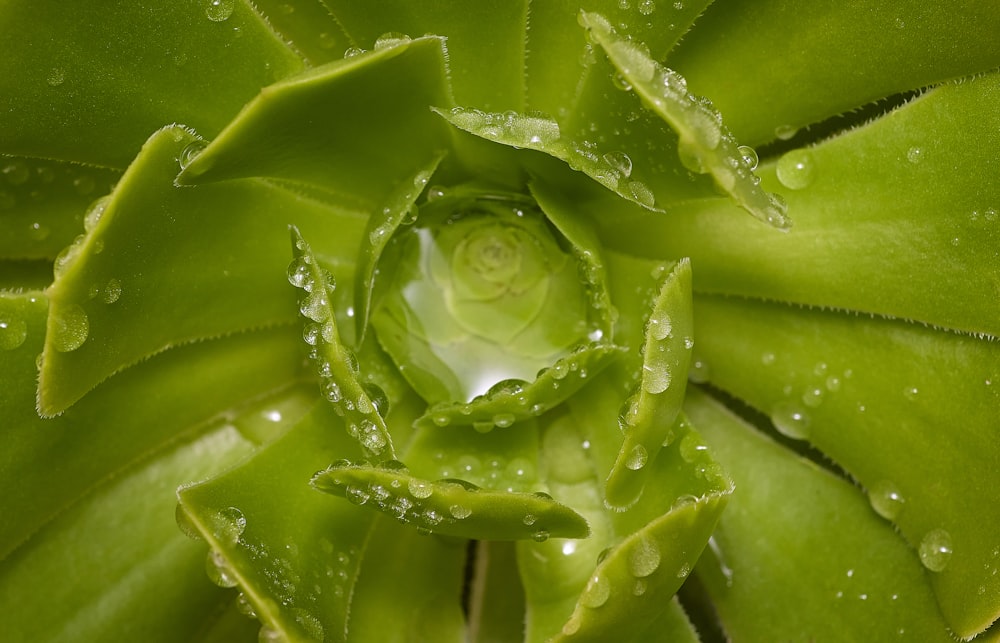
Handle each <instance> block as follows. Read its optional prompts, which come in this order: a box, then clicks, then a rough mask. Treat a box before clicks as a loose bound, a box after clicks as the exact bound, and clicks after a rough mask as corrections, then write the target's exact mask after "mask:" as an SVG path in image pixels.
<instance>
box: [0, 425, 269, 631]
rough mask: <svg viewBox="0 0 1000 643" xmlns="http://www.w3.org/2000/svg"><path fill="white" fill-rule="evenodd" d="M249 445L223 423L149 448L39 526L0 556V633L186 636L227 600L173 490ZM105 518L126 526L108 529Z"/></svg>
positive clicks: (210, 618) (209, 621) (233, 457)
mask: <svg viewBox="0 0 1000 643" xmlns="http://www.w3.org/2000/svg"><path fill="white" fill-rule="evenodd" d="M251 448H252V445H251V444H250V443H249V442H247V441H246V440H245V439H243V438H242V437H241V436H240V435H239V433H237V431H235V430H234V429H233V428H231V427H227V428H222V429H219V430H216V431H212V432H208V433H206V434H204V435H202V436H199V437H197V438H196V439H194V440H192V441H189V442H187V441H186V442H185V443H183V444H180V445H175V446H170V447H169V448H166V449H158V450H157V451H156V452H155V453H154V454H153V457H152V458H151V459H150V460H147V461H145V462H143V463H142V464H141V465H139V466H138V467H135V468H131V469H130V470H127V471H124V472H122V474H121V475H120V476H119V477H117V478H115V479H113V480H111V481H110V482H107V483H105V484H102V485H101V486H100V487H98V488H96V489H94V490H93V492H92V493H90V494H88V495H87V496H86V497H84V498H83V499H82V500H81V501H80V502H79V503H76V504H75V505H73V506H72V507H71V508H69V509H68V510H67V511H65V512H63V513H62V514H61V515H59V516H58V517H57V518H56V519H55V520H53V521H52V522H50V523H48V524H46V525H45V526H44V527H42V528H41V530H40V531H38V532H37V533H35V534H33V536H32V538H31V539H30V540H29V541H28V542H27V543H25V544H24V545H23V546H22V547H20V548H19V549H18V550H17V551H15V552H14V553H13V554H11V555H10V556H8V557H7V558H6V559H4V561H3V562H2V563H0V619H2V620H3V623H4V636H5V637H7V638H8V639H9V640H12V641H37V642H39V643H42V642H56V641H63V642H66V643H72V642H74V641H79V640H81V638H83V639H86V640H93V641H101V640H117V639H120V638H121V637H122V636H126V637H128V638H131V639H134V640H142V641H154V642H160V641H162V642H164V643H167V642H169V643H174V642H178V641H182V640H192V639H194V637H195V635H196V634H197V633H198V631H199V630H200V629H201V628H204V627H207V626H209V625H211V624H212V623H213V622H214V621H215V619H216V618H217V616H218V610H219V608H220V607H221V606H222V605H223V603H224V601H225V600H226V598H225V596H224V594H223V593H222V592H220V591H219V590H218V589H217V588H213V587H212V586H211V585H210V584H209V583H206V582H204V579H203V576H202V574H203V572H202V571H201V570H202V568H203V563H202V561H203V554H202V553H201V551H200V549H201V548H200V547H198V546H197V545H195V544H194V543H191V542H190V541H188V539H186V538H185V537H184V536H183V534H181V533H180V532H178V531H177V528H176V525H175V524H174V520H173V515H172V511H171V507H172V506H173V505H174V504H175V500H174V489H175V488H176V486H177V485H178V484H179V483H180V482H182V481H184V480H190V479H191V478H198V477H202V476H205V475H208V474H210V473H212V472H214V471H218V470H219V469H220V468H223V467H225V466H228V465H230V464H232V463H233V462H234V461H236V460H237V459H238V458H240V457H242V456H244V455H246V454H247V453H248V452H249V451H250V449H251ZM137 489H141V490H142V493H136V490H137ZM7 515H14V514H7ZM109 525H126V526H127V527H125V528H124V529H123V530H122V531H120V532H116V533H115V535H113V536H111V535H109V533H108V526H109ZM151 606H155V608H153V607H151ZM41 614H44V615H45V617H44V618H41V617H40V616H39V615H41Z"/></svg>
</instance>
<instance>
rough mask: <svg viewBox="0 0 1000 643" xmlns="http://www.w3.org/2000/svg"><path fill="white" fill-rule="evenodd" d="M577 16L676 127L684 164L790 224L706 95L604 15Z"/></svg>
mask: <svg viewBox="0 0 1000 643" xmlns="http://www.w3.org/2000/svg"><path fill="white" fill-rule="evenodd" d="M580 19H581V22H582V23H583V25H584V27H585V28H587V29H588V31H589V33H591V34H593V37H594V39H595V40H596V41H597V42H598V43H599V44H600V45H601V48H602V49H603V50H604V52H605V53H606V54H607V55H608V57H609V58H610V59H611V62H612V63H613V64H614V66H615V68H616V69H617V70H618V73H620V74H621V77H622V78H623V79H624V80H623V81H620V82H622V83H624V85H626V86H627V88H628V89H629V90H632V91H635V93H636V94H637V95H638V96H640V97H641V99H642V102H643V104H644V105H645V106H646V107H647V108H648V109H650V110H652V112H653V113H655V114H657V115H658V116H660V117H661V118H663V119H664V120H665V121H666V122H667V123H669V124H670V126H671V127H672V128H673V129H674V131H676V132H677V135H678V136H679V140H678V143H677V153H678V154H679V155H680V158H681V162H682V163H683V164H684V166H685V167H687V168H688V169H689V170H691V171H693V172H695V173H697V174H706V173H707V174H711V176H712V177H713V178H714V179H715V182H716V184H717V185H718V186H719V187H720V188H721V189H722V190H723V191H724V192H726V193H727V194H728V195H729V196H730V197H731V198H732V200H733V201H735V202H736V204H737V205H739V206H740V207H742V208H743V209H744V210H746V211H747V212H749V213H750V214H752V215H753V216H754V217H756V218H757V219H760V220H761V221H764V222H767V223H769V224H770V225H772V226H774V227H776V228H779V229H786V228H788V227H789V226H791V221H790V220H789V219H788V217H786V216H785V211H786V209H787V205H786V203H785V201H784V200H783V199H782V198H781V197H780V196H778V195H775V194H769V193H767V192H765V191H763V190H762V189H760V187H759V186H758V183H759V179H757V177H756V176H755V175H754V174H753V170H754V169H755V168H756V165H757V156H756V153H755V152H754V151H753V150H751V149H749V148H742V147H740V146H739V144H738V143H737V141H736V138H735V137H733V135H732V134H731V133H730V132H729V128H728V127H726V126H725V125H724V124H723V123H722V114H721V113H720V112H717V111H716V110H715V109H714V107H713V106H712V104H711V102H710V101H706V100H704V99H700V98H698V97H697V96H695V95H693V94H690V93H688V89H687V80H686V79H685V78H684V77H683V76H681V75H680V74H678V73H677V72H675V71H673V70H671V69H667V68H666V67H663V66H661V65H659V64H658V63H656V61H655V60H654V59H653V58H651V57H650V53H649V50H648V49H647V48H646V47H645V45H638V44H635V43H634V42H632V41H630V40H627V39H625V38H623V37H622V36H620V35H619V34H618V33H617V32H616V31H615V29H614V28H613V27H612V26H611V24H610V23H609V22H608V21H607V19H606V18H604V17H603V16H600V15H597V14H592V13H584V14H581V18H580ZM748 155H752V156H749V159H750V160H748V159H747V158H745V157H747V156H748ZM629 165H631V161H629Z"/></svg>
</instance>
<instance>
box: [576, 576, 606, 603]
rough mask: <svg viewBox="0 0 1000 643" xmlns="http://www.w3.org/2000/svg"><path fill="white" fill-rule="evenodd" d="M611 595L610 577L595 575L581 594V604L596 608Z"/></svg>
mask: <svg viewBox="0 0 1000 643" xmlns="http://www.w3.org/2000/svg"><path fill="white" fill-rule="evenodd" d="M610 596H611V583H610V582H608V579H607V578H604V577H603V576H600V575H597V576H593V577H591V579H590V581H589V582H588V583H587V587H586V589H584V590H583V594H582V595H581V596H580V604H581V605H583V606H584V607H589V608H591V609H596V608H598V607H600V606H601V605H604V604H605V603H607V602H608V597H610Z"/></svg>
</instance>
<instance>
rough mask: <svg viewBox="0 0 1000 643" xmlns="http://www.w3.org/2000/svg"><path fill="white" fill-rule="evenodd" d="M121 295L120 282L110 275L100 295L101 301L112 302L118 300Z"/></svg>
mask: <svg viewBox="0 0 1000 643" xmlns="http://www.w3.org/2000/svg"><path fill="white" fill-rule="evenodd" d="M121 295H122V282H120V281H119V280H117V279H115V278H114V277H112V278H111V279H109V280H108V284H107V285H106V286H105V287H104V293H103V294H102V296H101V301H103V302H104V303H106V304H113V303H115V302H116V301H118V298H119V297H121Z"/></svg>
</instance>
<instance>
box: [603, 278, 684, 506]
mask: <svg viewBox="0 0 1000 643" xmlns="http://www.w3.org/2000/svg"><path fill="white" fill-rule="evenodd" d="M693 346H694V328H693V322H692V319H691V264H690V262H688V261H687V260H681V261H680V262H678V263H677V264H676V265H675V266H674V268H673V269H672V270H671V272H670V273H669V274H668V275H667V276H666V278H665V279H664V281H663V287H662V288H661V289H660V292H659V294H658V295H657V298H656V302H655V303H654V304H653V311H652V313H650V316H649V322H648V323H647V325H646V338H645V343H644V344H643V348H642V355H643V360H642V373H641V375H640V378H639V388H638V391H637V392H636V393H635V394H633V395H632V396H631V397H630V398H629V399H628V400H626V401H625V406H624V407H623V409H624V410H623V413H622V416H621V417H620V419H619V423H620V425H621V426H620V428H621V429H622V431H623V433H624V437H623V440H622V447H621V450H620V451H619V452H618V458H617V459H616V460H615V464H614V466H613V467H612V468H611V474H610V475H609V476H608V481H607V488H606V491H605V495H606V498H607V502H608V504H609V505H611V506H612V507H614V508H619V509H621V508H626V507H628V506H630V505H631V504H633V503H634V502H635V501H636V500H637V499H638V498H639V495H640V494H641V493H642V492H643V489H644V487H645V484H646V480H647V478H648V475H649V471H650V469H651V468H652V467H649V466H647V465H648V464H649V463H651V462H653V461H654V460H655V459H656V456H657V454H658V453H659V451H660V448H661V446H663V445H666V444H669V443H670V442H672V441H673V439H674V436H673V435H672V434H671V433H672V431H673V426H674V423H675V422H676V420H677V414H678V413H680V410H681V405H682V404H683V402H684V392H685V390H686V388H687V386H686V384H687V371H688V363H689V362H690V360H691V348H692V347H693Z"/></svg>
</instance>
